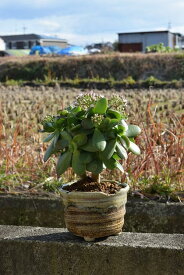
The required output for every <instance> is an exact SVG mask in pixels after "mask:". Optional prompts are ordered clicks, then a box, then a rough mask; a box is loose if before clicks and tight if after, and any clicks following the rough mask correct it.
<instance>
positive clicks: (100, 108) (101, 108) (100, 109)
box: [93, 97, 108, 115]
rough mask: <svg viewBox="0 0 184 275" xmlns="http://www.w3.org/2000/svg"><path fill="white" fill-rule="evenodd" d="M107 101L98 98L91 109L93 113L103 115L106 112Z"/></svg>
mask: <svg viewBox="0 0 184 275" xmlns="http://www.w3.org/2000/svg"><path fill="white" fill-rule="evenodd" d="M107 105H108V103H107V99H106V98H104V97H103V98H100V99H99V100H98V101H97V103H96V104H95V106H94V108H93V112H94V113H95V114H100V115H103V114H105V112H106V110H107Z"/></svg>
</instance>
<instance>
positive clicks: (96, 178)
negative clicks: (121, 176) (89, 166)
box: [91, 173, 100, 183]
mask: <svg viewBox="0 0 184 275" xmlns="http://www.w3.org/2000/svg"><path fill="white" fill-rule="evenodd" d="M91 177H92V179H93V180H94V181H95V182H98V183H100V174H93V173H92V174H91Z"/></svg>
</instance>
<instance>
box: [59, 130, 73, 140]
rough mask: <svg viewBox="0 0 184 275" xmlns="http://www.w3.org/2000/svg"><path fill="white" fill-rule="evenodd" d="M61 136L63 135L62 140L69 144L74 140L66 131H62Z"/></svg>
mask: <svg viewBox="0 0 184 275" xmlns="http://www.w3.org/2000/svg"><path fill="white" fill-rule="evenodd" d="M60 134H61V136H62V138H63V139H66V140H67V141H68V142H70V141H71V140H72V137H71V136H70V134H69V133H67V132H66V131H62V132H61V133H60Z"/></svg>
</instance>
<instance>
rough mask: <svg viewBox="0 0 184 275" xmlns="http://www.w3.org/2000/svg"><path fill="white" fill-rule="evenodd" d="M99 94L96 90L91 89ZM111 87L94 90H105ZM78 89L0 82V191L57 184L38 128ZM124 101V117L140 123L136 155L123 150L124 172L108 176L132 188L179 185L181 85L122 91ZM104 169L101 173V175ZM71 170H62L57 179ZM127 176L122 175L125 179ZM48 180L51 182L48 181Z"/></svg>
mask: <svg viewBox="0 0 184 275" xmlns="http://www.w3.org/2000/svg"><path fill="white" fill-rule="evenodd" d="M95 92H97V93H99V91H95ZM113 92H116V91H113V90H104V91H100V93H104V94H106V95H109V94H111V93H113ZM79 93H81V90H77V89H61V88H60V87H59V86H56V87H55V88H51V87H44V86H41V87H39V88H38V89H36V88H30V87H24V88H20V87H16V86H15V87H8V88H7V87H4V86H0V190H1V191H3V192H4V191H5V192H20V191H21V192H28V191H29V192H35V190H38V189H39V188H41V189H42V190H43V189H47V190H49V191H52V190H54V187H53V186H57V185H58V182H57V181H56V174H55V166H54V164H55V159H54V158H53V159H52V160H51V161H48V163H43V154H44V151H45V149H46V147H47V144H43V143H42V139H43V134H40V133H39V132H38V131H39V129H40V128H41V125H40V122H41V120H42V119H43V118H44V117H45V116H46V115H47V114H56V112H57V110H58V109H62V108H64V107H66V106H67V105H68V104H70V103H71V102H72V101H73V100H74V99H75V97H76V96H77V95H78V94H79ZM120 93H121V94H123V95H124V96H125V97H126V98H127V100H128V113H129V117H130V118H129V121H131V122H132V123H135V124H138V125H140V127H141V128H142V134H141V135H140V137H138V138H137V142H138V144H139V145H140V147H141V150H142V154H141V156H139V157H137V156H133V155H131V154H130V155H129V158H128V161H127V162H126V163H123V166H124V168H125V170H126V171H127V174H126V175H122V174H120V173H119V172H117V171H114V173H113V174H112V173H108V171H107V172H105V173H106V174H109V177H110V178H115V179H117V180H126V181H127V180H129V181H130V184H131V187H132V190H138V189H143V190H145V192H147V191H146V190H148V189H150V188H151V189H150V190H151V192H153V193H154V192H156V193H160V194H161V193H166V194H170V193H172V191H174V192H177V191H181V190H183V184H182V182H184V178H183V164H184V155H183V144H182V138H183V136H182V135H183V131H182V130H183V129H182V127H183V126H184V100H183V99H184V89H178V90H173V89H167V90H152V89H150V90H127V91H126V90H122V91H121V92H120ZM105 173H104V176H105ZM74 177H75V175H73V174H72V172H71V170H68V171H67V172H66V173H65V175H64V177H63V178H61V181H62V182H65V181H67V180H72V179H73V178H74ZM127 177H128V178H127ZM51 183H52V184H51Z"/></svg>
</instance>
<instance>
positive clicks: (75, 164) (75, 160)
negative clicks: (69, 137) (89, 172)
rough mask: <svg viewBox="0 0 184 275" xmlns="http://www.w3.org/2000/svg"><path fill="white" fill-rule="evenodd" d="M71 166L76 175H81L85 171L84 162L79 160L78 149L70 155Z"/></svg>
mask: <svg viewBox="0 0 184 275" xmlns="http://www.w3.org/2000/svg"><path fill="white" fill-rule="evenodd" d="M72 168H73V171H74V172H75V173H76V174H77V175H79V176H80V175H83V174H85V171H86V164H85V163H84V162H81V159H80V151H78V150H75V151H74V153H73V157H72Z"/></svg>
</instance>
